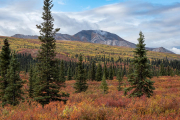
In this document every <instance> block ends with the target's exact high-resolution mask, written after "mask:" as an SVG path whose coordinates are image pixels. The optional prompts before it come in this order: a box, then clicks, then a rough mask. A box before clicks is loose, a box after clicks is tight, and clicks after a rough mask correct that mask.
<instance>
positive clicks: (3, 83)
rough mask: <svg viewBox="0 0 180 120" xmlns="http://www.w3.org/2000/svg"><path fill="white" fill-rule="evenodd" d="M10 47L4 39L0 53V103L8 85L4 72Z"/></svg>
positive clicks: (9, 57)
mask: <svg viewBox="0 0 180 120" xmlns="http://www.w3.org/2000/svg"><path fill="white" fill-rule="evenodd" d="M10 52H11V51H10V48H9V43H8V40H7V39H5V40H4V46H3V47H2V51H1V54H0V61H1V62H0V71H1V78H0V100H1V101H2V103H4V102H5V99H4V94H5V89H6V88H7V86H8V82H7V78H6V74H7V70H8V68H9V64H10V60H11V56H10Z"/></svg>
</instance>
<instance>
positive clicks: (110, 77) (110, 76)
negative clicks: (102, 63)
mask: <svg viewBox="0 0 180 120" xmlns="http://www.w3.org/2000/svg"><path fill="white" fill-rule="evenodd" d="M109 80H113V70H112V65H110V67H109Z"/></svg>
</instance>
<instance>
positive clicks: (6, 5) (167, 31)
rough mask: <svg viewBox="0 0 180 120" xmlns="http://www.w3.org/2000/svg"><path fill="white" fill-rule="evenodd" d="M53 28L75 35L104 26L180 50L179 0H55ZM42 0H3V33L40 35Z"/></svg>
mask: <svg viewBox="0 0 180 120" xmlns="http://www.w3.org/2000/svg"><path fill="white" fill-rule="evenodd" d="M53 4H54V6H53V8H52V10H51V11H52V15H53V17H54V20H55V21H54V28H60V33H63V34H70V35H74V34H76V33H77V32H79V31H81V30H104V31H108V32H111V33H115V34H117V35H118V36H120V37H121V38H123V39H125V40H127V41H130V42H132V43H135V44H137V43H138V41H137V38H138V37H139V32H140V31H142V32H143V34H144V36H145V44H146V47H152V48H156V47H164V48H166V49H168V50H171V51H173V52H174V53H176V54H180V15H179V12H180V0H53ZM42 7H43V0H0V36H12V35H14V34H24V35H39V30H38V29H37V28H36V25H39V24H41V23H42V22H43V20H42V18H41V17H42V12H43V10H42Z"/></svg>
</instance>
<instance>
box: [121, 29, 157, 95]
mask: <svg viewBox="0 0 180 120" xmlns="http://www.w3.org/2000/svg"><path fill="white" fill-rule="evenodd" d="M139 35H140V38H138V41H139V43H138V44H137V45H136V49H135V51H134V54H135V55H134V59H133V62H132V65H134V73H132V74H130V75H129V76H128V82H129V83H130V87H128V88H125V92H124V94H125V95H127V92H128V91H131V90H133V91H132V93H131V94H130V95H129V97H141V96H143V95H144V94H145V95H146V96H147V97H150V96H152V94H153V90H154V89H155V88H154V86H153V84H154V81H151V80H149V79H151V78H152V74H151V72H150V64H149V63H148V59H147V57H146V51H147V50H145V44H144V35H143V33H142V32H140V33H139ZM147 78H149V79H147Z"/></svg>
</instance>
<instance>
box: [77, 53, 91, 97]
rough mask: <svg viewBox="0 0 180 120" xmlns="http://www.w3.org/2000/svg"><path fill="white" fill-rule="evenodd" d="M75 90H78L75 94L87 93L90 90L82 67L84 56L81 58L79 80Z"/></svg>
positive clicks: (78, 70) (78, 72) (78, 71)
mask: <svg viewBox="0 0 180 120" xmlns="http://www.w3.org/2000/svg"><path fill="white" fill-rule="evenodd" d="M74 88H75V89H76V91H75V92H77V93H79V92H82V91H84V92H85V91H86V90H87V88H88V85H87V83H86V78H85V76H84V69H83V67H82V55H80V56H79V62H78V69H77V80H76V83H75V84H74Z"/></svg>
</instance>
